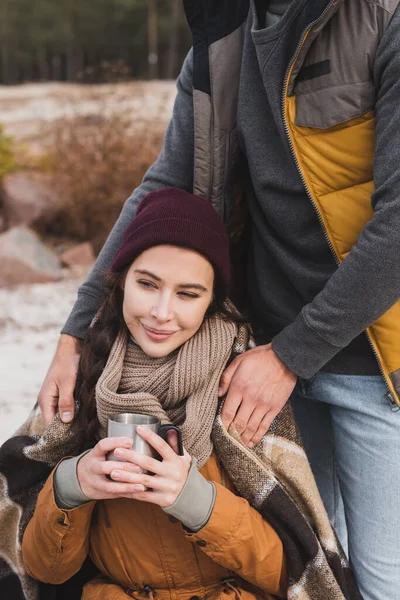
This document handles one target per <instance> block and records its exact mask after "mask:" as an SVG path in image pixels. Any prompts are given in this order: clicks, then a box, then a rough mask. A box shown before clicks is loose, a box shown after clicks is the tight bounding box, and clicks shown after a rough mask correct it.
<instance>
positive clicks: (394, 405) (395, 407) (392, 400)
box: [386, 392, 400, 412]
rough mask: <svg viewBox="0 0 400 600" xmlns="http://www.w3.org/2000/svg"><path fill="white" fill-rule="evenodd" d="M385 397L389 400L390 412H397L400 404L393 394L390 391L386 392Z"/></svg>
mask: <svg viewBox="0 0 400 600" xmlns="http://www.w3.org/2000/svg"><path fill="white" fill-rule="evenodd" d="M386 398H387V399H388V401H389V404H390V410H391V411H392V412H398V411H399V410H400V404H399V403H398V402H397V401H396V399H395V397H394V395H393V394H392V392H388V393H387V394H386Z"/></svg>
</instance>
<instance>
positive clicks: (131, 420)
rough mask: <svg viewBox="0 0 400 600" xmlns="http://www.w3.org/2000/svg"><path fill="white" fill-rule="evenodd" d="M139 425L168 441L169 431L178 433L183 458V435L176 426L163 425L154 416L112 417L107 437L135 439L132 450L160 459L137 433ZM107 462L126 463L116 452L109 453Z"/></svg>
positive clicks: (121, 414) (130, 414) (122, 414)
mask: <svg viewBox="0 0 400 600" xmlns="http://www.w3.org/2000/svg"><path fill="white" fill-rule="evenodd" d="M138 425H142V426H144V427H148V428H149V429H151V430H152V431H154V432H155V433H157V434H158V435H159V436H160V437H162V438H163V440H166V441H167V433H168V431H170V430H174V431H176V432H177V434H178V448H179V454H180V455H181V456H183V446H182V435H181V432H180V429H179V428H178V427H176V426H175V425H169V424H167V425H161V423H160V421H159V420H158V419H157V417H153V416H152V415H139V414H136V413H120V414H116V415H112V416H111V417H109V418H108V426H107V437H130V438H132V439H133V444H132V446H131V448H132V450H136V452H138V453H139V454H144V455H145V456H151V457H152V458H160V457H159V455H158V453H157V452H156V451H155V450H154V448H153V447H152V446H150V444H148V443H147V442H146V441H145V440H143V439H142V438H141V437H140V435H138V434H137V433H136V429H137V427H138ZM107 460H117V461H120V462H124V461H123V460H122V458H118V457H117V456H115V455H114V452H109V453H108V454H107Z"/></svg>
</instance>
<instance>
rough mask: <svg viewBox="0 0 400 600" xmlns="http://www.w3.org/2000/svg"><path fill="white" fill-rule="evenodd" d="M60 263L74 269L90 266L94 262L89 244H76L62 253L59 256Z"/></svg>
mask: <svg viewBox="0 0 400 600" xmlns="http://www.w3.org/2000/svg"><path fill="white" fill-rule="evenodd" d="M60 259H61V262H62V263H63V264H64V265H67V267H75V266H77V265H79V266H80V265H82V266H86V265H92V264H93V263H94V261H95V260H96V258H95V256H94V252H93V247H92V244H91V243H90V242H85V243H83V244H78V246H74V247H73V248H70V249H69V250H67V251H66V252H63V254H61V256H60Z"/></svg>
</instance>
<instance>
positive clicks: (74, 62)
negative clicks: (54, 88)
mask: <svg viewBox="0 0 400 600" xmlns="http://www.w3.org/2000/svg"><path fill="white" fill-rule="evenodd" d="M66 58H67V81H76V80H77V75H78V73H79V72H80V71H82V69H83V60H84V57H83V52H82V50H80V49H76V48H74V49H71V50H69V51H68V52H67V56H66Z"/></svg>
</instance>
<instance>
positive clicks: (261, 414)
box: [241, 406, 268, 447]
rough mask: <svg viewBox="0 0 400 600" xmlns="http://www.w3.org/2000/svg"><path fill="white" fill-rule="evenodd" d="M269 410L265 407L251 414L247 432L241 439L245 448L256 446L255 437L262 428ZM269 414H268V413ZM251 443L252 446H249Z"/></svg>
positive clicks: (244, 432)
mask: <svg viewBox="0 0 400 600" xmlns="http://www.w3.org/2000/svg"><path fill="white" fill-rule="evenodd" d="M266 411H267V409H266V408H264V407H263V406H260V407H259V408H256V409H255V410H254V412H253V413H252V414H251V416H250V419H249V420H248V423H247V425H246V428H245V431H243V433H242V435H241V438H242V442H243V444H244V445H245V446H247V445H250V447H251V446H253V445H254V439H253V438H254V436H255V435H256V434H257V433H258V431H259V429H260V427H262V423H263V422H264V418H265V417H266V416H267V415H266ZM267 414H268V413H267ZM249 442H250V444H249Z"/></svg>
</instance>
